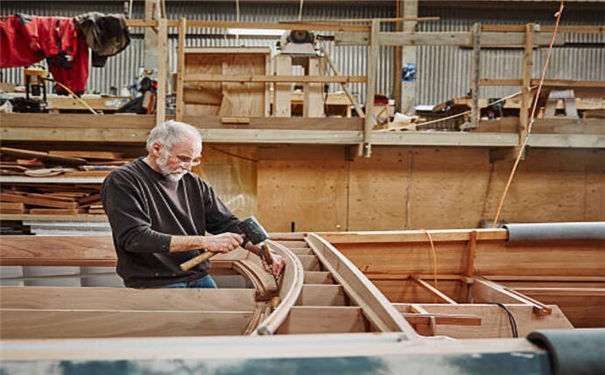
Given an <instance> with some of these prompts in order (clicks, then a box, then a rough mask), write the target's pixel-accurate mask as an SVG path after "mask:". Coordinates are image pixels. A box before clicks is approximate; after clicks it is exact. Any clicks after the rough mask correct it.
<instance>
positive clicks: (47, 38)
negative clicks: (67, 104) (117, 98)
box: [0, 14, 88, 94]
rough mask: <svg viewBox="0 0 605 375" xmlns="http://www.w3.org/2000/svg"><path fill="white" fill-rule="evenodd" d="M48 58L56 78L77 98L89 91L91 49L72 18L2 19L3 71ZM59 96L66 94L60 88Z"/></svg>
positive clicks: (0, 48) (0, 51) (0, 64)
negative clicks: (87, 82)
mask: <svg viewBox="0 0 605 375" xmlns="http://www.w3.org/2000/svg"><path fill="white" fill-rule="evenodd" d="M43 58H46V61H47V63H48V68H49V70H50V72H51V73H52V75H53V78H54V79H55V80H56V81H58V82H61V83H62V84H64V85H65V86H67V87H69V89H70V90H72V91H73V92H75V93H76V94H82V93H83V92H84V91H85V89H86V80H87V79H88V45H87V44H86V40H85V39H84V37H83V36H82V35H81V34H80V32H79V30H78V27H77V25H76V23H75V22H74V19H73V18H64V17H37V16H26V15H19V14H18V15H15V16H6V17H1V18H0V68H14V67H21V66H28V65H31V64H34V63H36V62H38V61H40V60H42V59H43ZM56 91H57V93H60V94H61V93H63V94H64V93H65V92H64V90H63V89H62V88H61V87H59V86H58V87H57V88H56Z"/></svg>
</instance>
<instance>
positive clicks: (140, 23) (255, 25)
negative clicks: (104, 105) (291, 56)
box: [126, 19, 369, 31]
mask: <svg viewBox="0 0 605 375" xmlns="http://www.w3.org/2000/svg"><path fill="white" fill-rule="evenodd" d="M187 23H188V24H189V27H195V28H200V27H202V28H217V29H226V28H237V29H277V30H282V29H284V30H308V31H314V30H315V31H368V30H369V27H368V26H364V25H325V24H322V23H312V22H305V23H298V22H279V23H274V22H235V21H204V20H188V21H187ZM126 25H128V26H131V27H157V26H158V22H157V21H155V20H136V19H130V20H126ZM168 26H169V27H178V26H179V21H178V20H170V21H168Z"/></svg>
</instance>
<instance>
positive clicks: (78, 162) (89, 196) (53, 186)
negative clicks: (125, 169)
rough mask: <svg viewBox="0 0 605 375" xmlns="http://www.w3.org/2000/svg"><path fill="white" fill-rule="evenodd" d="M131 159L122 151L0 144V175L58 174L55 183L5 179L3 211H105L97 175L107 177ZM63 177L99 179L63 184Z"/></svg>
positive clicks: (0, 194)
mask: <svg viewBox="0 0 605 375" xmlns="http://www.w3.org/2000/svg"><path fill="white" fill-rule="evenodd" d="M129 161H130V159H124V158H123V157H122V155H121V154H120V153H117V152H108V151H48V152H46V151H33V150H24V149H16V148H10V147H0V174H2V175H10V176H24V177H32V178H41V177H56V178H55V179H54V181H53V182H41V181H42V180H40V181H35V180H27V179H24V180H23V182H22V181H21V180H17V181H19V182H3V183H2V186H1V190H0V213H2V214H32V215H76V214H84V213H88V214H104V213H105V212H104V210H103V206H102V205H101V202H100V188H101V184H100V183H98V178H99V177H101V178H102V177H105V176H106V175H107V174H108V173H109V172H111V170H112V169H114V168H117V167H119V166H120V165H123V164H125V163H127V162H129ZM63 177H78V178H81V177H84V178H85V177H91V178H92V177H94V178H97V181H95V182H94V183H93V182H91V183H88V182H84V183H67V182H66V183H63V182H61V178H63ZM13 181H14V180H13ZM30 181H31V182H30Z"/></svg>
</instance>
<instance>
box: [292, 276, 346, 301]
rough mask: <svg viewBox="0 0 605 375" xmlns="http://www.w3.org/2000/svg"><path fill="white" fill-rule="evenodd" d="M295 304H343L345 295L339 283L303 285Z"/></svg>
mask: <svg viewBox="0 0 605 375" xmlns="http://www.w3.org/2000/svg"><path fill="white" fill-rule="evenodd" d="M305 273H306V272H305ZM296 304H297V305H299V306H345V305H347V297H346V295H345V292H344V290H343V288H342V286H340V285H304V286H303V289H302V293H301V294H300V296H299V297H298V300H297V301H296Z"/></svg>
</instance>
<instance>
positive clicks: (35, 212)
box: [29, 208, 85, 215]
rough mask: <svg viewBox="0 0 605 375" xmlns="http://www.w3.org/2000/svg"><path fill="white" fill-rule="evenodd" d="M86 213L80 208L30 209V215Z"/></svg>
mask: <svg viewBox="0 0 605 375" xmlns="http://www.w3.org/2000/svg"><path fill="white" fill-rule="evenodd" d="M83 213H85V211H84V210H83V209H79V208H30V209H29V214H30V215H80V214H83Z"/></svg>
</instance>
